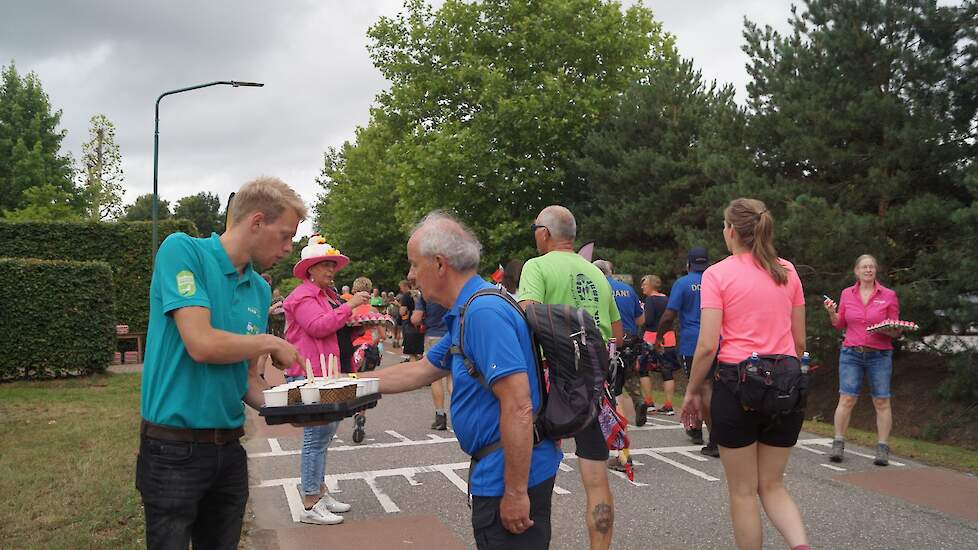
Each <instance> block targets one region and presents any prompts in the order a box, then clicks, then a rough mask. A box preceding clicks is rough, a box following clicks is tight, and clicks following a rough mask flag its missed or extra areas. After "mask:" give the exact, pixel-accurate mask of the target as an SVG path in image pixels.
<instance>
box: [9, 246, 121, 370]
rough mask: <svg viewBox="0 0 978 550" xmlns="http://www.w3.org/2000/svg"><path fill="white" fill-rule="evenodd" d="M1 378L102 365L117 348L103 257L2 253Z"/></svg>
mask: <svg viewBox="0 0 978 550" xmlns="http://www.w3.org/2000/svg"><path fill="white" fill-rule="evenodd" d="M0 288H2V289H3V294H2V298H0V303H2V307H0V327H2V330H3V338H2V340H3V345H2V346H0V380H10V379H14V378H21V379H28V378H50V377H53V376H66V375H70V374H89V373H92V372H101V371H104V370H105V368H106V366H107V365H108V364H109V362H110V361H111V359H112V353H113V351H114V350H115V312H114V311H113V294H114V293H113V285H112V270H111V269H110V268H109V266H108V264H106V263H104V262H68V261H49V260H33V259H24V258H0Z"/></svg>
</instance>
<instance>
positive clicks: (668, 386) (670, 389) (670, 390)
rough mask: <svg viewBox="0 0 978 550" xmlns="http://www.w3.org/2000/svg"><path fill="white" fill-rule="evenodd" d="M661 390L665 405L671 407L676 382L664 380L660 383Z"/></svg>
mask: <svg viewBox="0 0 978 550" xmlns="http://www.w3.org/2000/svg"><path fill="white" fill-rule="evenodd" d="M662 389H663V390H665V392H666V403H669V404H670V405H672V396H673V395H674V394H675V393H676V381H675V380H666V381H665V382H663V383H662Z"/></svg>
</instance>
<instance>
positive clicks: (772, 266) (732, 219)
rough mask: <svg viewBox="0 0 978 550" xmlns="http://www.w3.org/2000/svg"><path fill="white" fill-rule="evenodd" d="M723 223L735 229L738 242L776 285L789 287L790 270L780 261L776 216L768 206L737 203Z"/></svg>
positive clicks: (751, 201)
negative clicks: (776, 236)
mask: <svg viewBox="0 0 978 550" xmlns="http://www.w3.org/2000/svg"><path fill="white" fill-rule="evenodd" d="M723 220H724V221H725V222H727V223H728V224H730V225H731V226H733V228H734V231H735V232H736V233H737V238H739V239H740V242H741V243H743V244H744V246H746V247H747V248H748V249H750V253H751V256H753V257H754V261H755V262H757V265H759V266H761V268H763V269H764V270H765V271H767V272H768V274H769V275H771V278H772V279H774V282H775V283H777V284H779V285H783V284H787V282H788V270H787V269H785V267H784V266H783V265H781V262H779V261H778V251H777V250H775V249H774V216H772V215H771V212H769V211H768V209H767V206H765V205H764V203H763V202H761V201H759V200H757V199H747V198H740V199H734V200H732V201H730V206H727V209H726V210H724V211H723Z"/></svg>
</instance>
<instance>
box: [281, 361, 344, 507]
mask: <svg viewBox="0 0 978 550" xmlns="http://www.w3.org/2000/svg"><path fill="white" fill-rule="evenodd" d="M300 378H303V377H301V376H296V377H292V376H287V377H286V378H285V379H286V381H287V382H292V381H293V380H298V379H300ZM339 425H340V423H339V422H330V423H329V424H326V425H325V426H316V427H314V428H303V430H302V460H301V462H300V464H301V465H300V470H299V472H300V476H301V479H302V482H301V488H302V494H303V495H305V496H312V495H318V494H319V487H320V486H321V485H322V484H323V480H324V479H325V477H326V451H327V450H328V449H329V443H330V442H331V441H332V440H333V436H335V435H336V429H337V428H338V427H339Z"/></svg>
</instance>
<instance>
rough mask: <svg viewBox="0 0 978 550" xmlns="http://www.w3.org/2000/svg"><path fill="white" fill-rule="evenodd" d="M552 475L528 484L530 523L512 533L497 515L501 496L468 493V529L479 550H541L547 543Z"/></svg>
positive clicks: (546, 546) (547, 545)
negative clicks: (470, 494)
mask: <svg viewBox="0 0 978 550" xmlns="http://www.w3.org/2000/svg"><path fill="white" fill-rule="evenodd" d="M555 479H556V477H552V478H550V479H548V480H546V481H544V482H542V483H539V484H537V485H535V486H533V487H530V488H529V490H528V491H527V493H528V494H529V496H530V519H532V520H533V527H530V528H529V529H527V530H526V531H523V532H522V533H520V534H519V535H514V534H513V533H510V532H509V531H507V530H506V528H505V527H503V523H502V521H501V520H500V517H499V502H500V501H501V500H502V497H479V496H473V497H472V530H473V533H474V535H475V545H476V547H477V548H478V549H479V550H545V549H547V548H549V547H550V499H551V497H552V496H553V492H554V480H555Z"/></svg>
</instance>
